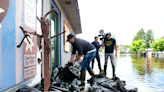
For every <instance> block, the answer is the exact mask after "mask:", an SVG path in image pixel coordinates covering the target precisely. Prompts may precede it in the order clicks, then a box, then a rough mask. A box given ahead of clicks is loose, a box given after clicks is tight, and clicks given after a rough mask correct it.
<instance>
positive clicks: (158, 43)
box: [152, 38, 164, 51]
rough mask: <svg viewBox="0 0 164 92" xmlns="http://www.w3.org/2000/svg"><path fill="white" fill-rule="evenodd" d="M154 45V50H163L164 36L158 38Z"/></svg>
mask: <svg viewBox="0 0 164 92" xmlns="http://www.w3.org/2000/svg"><path fill="white" fill-rule="evenodd" d="M152 46H153V48H154V51H163V50H164V38H163V39H156V40H155V41H153V43H152Z"/></svg>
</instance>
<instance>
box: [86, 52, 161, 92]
mask: <svg viewBox="0 0 164 92" xmlns="http://www.w3.org/2000/svg"><path fill="white" fill-rule="evenodd" d="M101 63H102V64H101V66H102V69H103V65H104V56H103V55H101ZM115 63H116V75H117V77H119V78H120V79H121V80H125V81H126V86H125V88H126V89H133V88H134V87H137V88H138V92H164V55H160V56H159V57H152V58H150V57H141V56H139V55H138V56H136V55H130V54H124V55H119V54H118V56H117V58H116V59H115ZM94 72H95V74H99V69H98V64H97V62H96V61H95V65H94ZM107 77H109V78H111V77H112V67H111V63H110V61H109V62H108V68H107ZM89 78H91V77H90V75H89V74H88V72H87V75H86V80H87V79H89ZM89 86H90V85H89V84H87V85H86V86H85V91H86V89H87V88H88V87H89Z"/></svg>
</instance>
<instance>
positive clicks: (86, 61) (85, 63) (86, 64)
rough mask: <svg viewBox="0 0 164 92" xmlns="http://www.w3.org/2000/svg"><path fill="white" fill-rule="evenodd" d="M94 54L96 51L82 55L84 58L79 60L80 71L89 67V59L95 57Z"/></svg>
mask: <svg viewBox="0 0 164 92" xmlns="http://www.w3.org/2000/svg"><path fill="white" fill-rule="evenodd" d="M95 55H96V51H94V52H91V53H86V54H85V55H84V59H83V61H82V62H81V70H82V71H86V70H87V69H91V67H90V66H89V65H90V61H92V60H93V58H94V57H95Z"/></svg>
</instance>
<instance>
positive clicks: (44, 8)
mask: <svg viewBox="0 0 164 92" xmlns="http://www.w3.org/2000/svg"><path fill="white" fill-rule="evenodd" d="M53 8H54V9H55V11H54V12H53V13H51V14H50V15H48V16H47V17H46V19H49V21H50V23H51V26H50V27H49V29H50V30H49V37H51V36H54V35H55V34H58V33H61V32H63V31H66V32H65V33H64V34H62V35H60V36H57V37H55V38H53V39H51V41H50V55H49V56H50V57H49V64H50V69H51V72H50V75H51V73H52V69H53V68H54V67H57V66H60V65H61V66H64V65H65V64H66V63H67V62H68V61H69V59H70V56H71V45H70V44H69V43H68V42H65V41H66V36H67V35H68V34H69V33H72V34H74V35H76V34H79V33H82V29H81V22H80V16H79V8H78V1H77V0H1V1H0V91H11V92H13V91H15V90H17V89H19V88H20V87H22V86H24V85H28V86H31V87H34V86H35V85H37V84H38V83H40V81H41V79H42V78H44V75H43V74H44V62H45V61H44V53H43V51H44V49H43V47H44V39H40V38H39V37H37V36H35V35H31V34H29V37H27V38H28V39H29V41H28V40H27V39H26V38H25V40H24V41H23V43H22V45H20V48H18V47H17V46H18V45H19V44H20V42H21V41H22V39H23V37H24V34H23V32H22V30H21V29H20V27H22V28H24V29H25V30H26V31H29V32H35V31H36V32H37V33H38V34H40V35H41V34H42V31H41V25H40V22H39V20H37V17H38V18H39V19H40V18H41V17H43V16H44V15H45V14H46V13H47V12H48V11H50V10H51V9H53ZM40 40H41V45H40V44H38V42H39V41H40ZM29 42H30V43H29ZM40 47H42V48H41V49H40Z"/></svg>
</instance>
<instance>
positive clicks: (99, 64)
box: [98, 63, 103, 74]
mask: <svg viewBox="0 0 164 92" xmlns="http://www.w3.org/2000/svg"><path fill="white" fill-rule="evenodd" d="M98 67H99V70H100V72H99V74H101V73H102V72H103V70H102V69H101V63H98Z"/></svg>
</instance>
